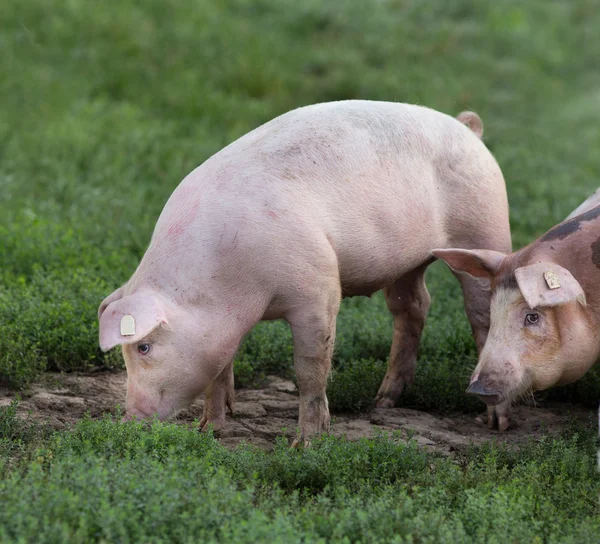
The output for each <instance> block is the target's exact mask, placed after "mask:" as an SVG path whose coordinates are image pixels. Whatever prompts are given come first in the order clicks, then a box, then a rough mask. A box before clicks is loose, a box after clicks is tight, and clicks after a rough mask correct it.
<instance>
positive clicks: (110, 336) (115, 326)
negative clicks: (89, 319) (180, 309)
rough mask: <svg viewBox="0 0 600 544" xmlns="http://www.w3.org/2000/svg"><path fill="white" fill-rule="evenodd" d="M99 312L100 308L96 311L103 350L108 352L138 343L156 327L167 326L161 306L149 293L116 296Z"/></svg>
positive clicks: (162, 306) (163, 309) (163, 308)
mask: <svg viewBox="0 0 600 544" xmlns="http://www.w3.org/2000/svg"><path fill="white" fill-rule="evenodd" d="M114 294H115V293H113V295H114ZM113 295H111V296H110V297H108V298H109V299H110V298H111V297H112V296H113ZM107 300H108V299H107ZM103 304H104V303H103ZM101 310H102V306H100V310H99V311H98V314H99V315H100V348H101V349H102V351H108V350H109V349H112V348H114V347H115V346H118V345H120V344H133V343H135V342H138V341H140V340H141V339H142V338H144V337H145V336H147V335H148V334H150V333H151V332H152V331H153V330H154V329H155V328H156V327H158V326H159V325H161V324H166V323H167V316H166V312H165V307H164V304H163V303H162V302H161V301H160V300H159V299H158V298H157V297H156V296H154V295H152V294H148V293H139V294H138V293H136V294H133V295H129V296H126V297H123V298H119V297H115V299H113V301H112V302H109V303H108V304H107V305H106V307H105V308H104V310H103V311H101Z"/></svg>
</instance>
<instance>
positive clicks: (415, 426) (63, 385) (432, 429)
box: [0, 371, 594, 454]
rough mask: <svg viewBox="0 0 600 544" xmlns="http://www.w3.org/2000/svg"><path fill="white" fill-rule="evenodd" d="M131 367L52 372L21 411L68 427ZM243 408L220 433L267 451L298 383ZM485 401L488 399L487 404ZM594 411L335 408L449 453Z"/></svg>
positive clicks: (344, 428) (373, 429)
mask: <svg viewBox="0 0 600 544" xmlns="http://www.w3.org/2000/svg"><path fill="white" fill-rule="evenodd" d="M126 377H127V376H126V373H125V372H124V371H123V372H94V373H87V374H86V373H73V374H64V375H61V374H55V373H48V374H46V375H44V377H43V379H42V380H40V381H39V382H38V383H36V384H34V385H33V386H32V388H31V389H30V391H29V392H28V393H27V394H24V395H21V397H22V399H21V402H20V404H19V415H20V416H21V417H24V418H33V419H35V420H37V421H40V422H45V423H48V424H49V425H51V426H52V427H54V428H57V429H62V428H64V427H65V426H68V425H69V424H72V423H74V422H76V421H77V420H79V419H81V418H82V417H83V416H84V414H85V413H86V412H89V413H90V415H91V416H92V417H94V418H98V417H101V416H102V415H103V414H105V413H107V412H109V413H114V412H115V411H116V407H117V405H120V406H123V405H124V401H125V389H126V385H125V384H126ZM14 396H15V393H14V392H11V391H9V390H8V389H2V388H0V406H6V405H8V404H9V403H10V402H11V400H12V398H13V397H14ZM236 399H237V410H236V414H235V416H234V417H230V418H229V419H228V425H227V427H226V428H225V429H223V430H222V431H220V433H219V435H218V437H219V440H221V442H222V443H223V444H224V445H226V446H234V445H236V444H239V443H241V442H247V443H250V444H254V445H256V446H259V447H261V448H264V449H269V448H271V447H272V445H273V443H274V441H275V438H276V437H277V436H281V435H282V434H285V435H288V436H290V437H291V436H292V435H293V434H294V433H295V429H296V425H297V418H298V393H297V390H296V387H295V385H294V384H293V383H292V382H290V381H287V380H282V379H281V378H277V377H275V376H271V377H269V378H268V384H267V386H266V387H265V388H263V389H240V390H238V391H237V395H236ZM202 405H203V400H202V398H200V399H199V400H197V401H196V402H195V403H194V404H193V405H192V406H191V407H190V409H189V410H186V411H185V412H182V413H180V414H179V416H178V418H177V422H179V423H181V424H188V425H189V424H190V423H192V422H193V420H194V419H197V418H198V419H199V418H200V416H201V414H202ZM482 406H483V405H482ZM593 415H594V414H592V411H591V410H590V409H585V408H582V407H581V406H576V405H568V404H564V403H561V404H554V405H551V404H545V405H542V406H536V407H532V406H518V407H516V408H515V410H514V414H513V422H514V423H513V426H512V428H510V429H509V430H508V431H507V432H505V433H499V432H498V431H495V430H488V429H487V428H486V427H485V426H483V425H481V424H480V423H477V422H476V421H475V418H474V416H473V414H460V413H457V414H450V415H448V414H445V415H440V414H435V413H430V412H423V411H419V410H412V409H407V408H390V409H376V410H373V411H371V412H370V413H365V414H360V415H356V416H349V415H344V414H333V416H332V426H331V432H332V434H334V435H338V436H341V435H345V436H347V437H348V438H349V439H350V440H356V439H358V438H361V437H371V436H374V435H375V434H376V433H378V432H380V431H398V430H399V431H401V433H402V434H403V435H408V434H411V435H412V438H413V439H415V440H417V442H418V443H419V444H421V445H422V446H425V447H427V448H430V449H433V450H435V451H437V452H440V453H443V454H452V452H455V451H458V450H460V449H462V448H464V447H465V446H468V445H469V444H471V443H472V444H481V443H482V442H485V441H487V440H495V439H497V440H500V441H503V442H509V443H519V442H522V441H524V440H527V439H529V438H535V437H539V436H541V435H542V434H544V433H552V434H555V433H559V432H560V431H561V430H562V429H564V427H565V426H566V425H567V423H568V421H569V420H572V419H573V418H576V419H579V420H582V421H584V422H588V421H590V417H593Z"/></svg>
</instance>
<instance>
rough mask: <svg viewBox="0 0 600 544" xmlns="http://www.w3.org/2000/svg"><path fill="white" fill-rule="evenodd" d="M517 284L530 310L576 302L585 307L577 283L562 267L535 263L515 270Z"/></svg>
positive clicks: (580, 289)
mask: <svg viewBox="0 0 600 544" xmlns="http://www.w3.org/2000/svg"><path fill="white" fill-rule="evenodd" d="M515 277H516V278H517V284H518V285H519V289H520V290H521V293H522V294H523V298H524V299H525V301H526V302H527V304H528V305H529V307H530V308H532V309H533V308H538V307H544V306H558V305H559V304H564V303H565V302H569V301H571V300H577V302H579V303H580V304H582V305H583V306H585V304H586V301H585V293H584V292H583V289H582V288H581V285H580V284H579V282H578V281H577V280H576V279H575V278H574V277H573V276H572V275H571V273H570V272H569V271H568V270H567V269H566V268H563V267H562V266H558V265H557V264H554V263H536V264H532V265H529V266H522V267H521V268H517V269H516V270H515Z"/></svg>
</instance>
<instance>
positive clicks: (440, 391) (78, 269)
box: [0, 0, 600, 542]
mask: <svg viewBox="0 0 600 544" xmlns="http://www.w3.org/2000/svg"><path fill="white" fill-rule="evenodd" d="M0 20H1V21H2V28H1V29H0V52H1V53H2V54H0V73H1V74H2V77H0V142H2V143H1V144H0V189H1V195H2V199H1V201H0V211H1V212H2V213H0V240H1V243H0V329H1V330H2V334H1V335H0V377H1V379H2V380H3V381H5V382H7V383H8V384H9V385H10V386H12V387H27V385H28V384H30V383H31V381H32V380H34V379H35V378H36V377H37V376H38V375H39V374H40V372H41V371H43V370H44V369H50V370H66V371H68V370H80V369H86V368H90V367H106V368H113V367H118V366H120V365H122V361H121V359H120V355H119V354H118V353H117V350H115V351H113V352H111V353H108V354H103V353H102V352H101V351H100V350H99V348H98V345H97V322H96V309H97V307H98V305H99V303H100V301H101V300H102V299H103V298H104V297H105V296H106V295H108V294H109V293H110V292H111V291H112V290H113V289H115V288H116V287H118V286H119V285H120V284H122V283H123V282H124V281H126V280H127V278H128V277H129V276H130V275H131V273H132V272H133V271H134V269H135V266H136V264H137V262H138V261H139V259H140V258H141V256H142V254H143V252H144V250H145V248H146V246H147V244H148V242H149V240H150V236H151V233H152V229H153V227H154V224H155V222H156V219H157V217H158V215H159V213H160V211H161V209H162V206H163V205H164V203H165V202H166V200H167V198H168V197H169V195H170V194H171V192H172V191H173V190H174V188H175V187H176V186H177V184H178V183H179V181H180V180H181V179H182V178H183V177H184V176H185V175H186V174H187V173H188V172H189V171H191V170H192V169H193V168H195V167H196V166H197V165H198V164H200V163H201V162H203V161H204V160H205V159H207V158H208V157H209V156H211V155H212V154H213V153H215V152H217V151H218V150H219V149H220V148H222V147H223V146H224V145H226V144H227V143H229V142H231V141H233V140H234V139H235V138H237V137H239V136H241V135H242V134H244V133H246V132H248V131H249V130H251V129H252V128H254V127H256V126H258V125H260V124H261V123H263V122H265V121H267V120H269V119H271V118H273V117H275V116H277V115H278V114H281V113H283V112H285V111H288V110H290V109H292V108H295V107H297V106H301V105H305V104H310V103H315V102H321V101H328V100H338V99H349V98H367V99H373V100H396V101H404V102H411V103H420V104H425V105H427V106H430V107H433V108H435V109H438V110H441V111H444V112H447V113H451V114H457V113H458V112H460V111H461V110H464V109H472V110H475V111H477V112H478V113H479V114H480V116H481V117H482V119H483V121H484V125H485V141H486V144H487V145H488V146H489V147H490V149H491V150H492V152H493V153H494V154H495V156H496V157H497V159H498V162H499V164H500V166H501V167H502V169H503V172H504V175H505V178H506V181H507V186H508V193H509V200H510V206H511V225H512V229H513V241H514V246H515V247H521V246H523V245H524V244H526V243H528V242H529V241H531V240H533V239H534V238H535V237H537V236H539V235H540V234H541V233H543V232H544V231H545V230H547V229H548V228H549V227H551V226H552V225H554V224H556V223H557V222H559V221H560V220H561V219H562V218H564V217H565V216H566V215H567V214H568V213H569V212H570V211H571V210H572V209H574V208H575V207H576V206H577V205H578V204H579V203H580V202H581V201H583V200H584V199H585V198H586V197H587V196H588V195H589V194H591V192H592V191H594V190H595V189H596V188H597V186H598V180H600V175H599V174H600V160H598V153H597V150H598V149H599V148H600V122H599V121H600V113H599V109H598V93H599V89H600V73H599V72H598V70H597V68H598V64H597V61H598V59H597V52H598V51H600V34H599V33H598V32H597V29H598V28H599V25H600V10H598V3H597V2H596V1H595V0H580V1H578V2H568V1H557V0H550V1H543V0H530V1H528V2H521V1H517V0H505V1H503V2H477V1H476V0H426V1H417V0H402V1H400V0H387V1H380V2H375V1H368V2H364V1H359V0H347V1H346V2H320V1H318V0H306V1H304V2H297V1H293V0H276V1H273V0H219V1H209V0H197V1H196V2H176V1H173V0H146V1H145V2H143V3H140V2H135V1H133V0H122V1H121V2H118V3H114V2H94V3H93V2H89V1H86V0H70V1H69V2H64V1H58V0H43V1H42V0H30V1H28V2H18V1H17V0H4V1H3V2H1V3H0ZM427 281H428V286H429V289H430V292H431V294H432V298H433V304H432V309H431V311H430V316H429V321H428V325H427V327H426V330H425V333H424V338H423V342H422V347H421V351H420V355H419V362H418V369H417V376H416V381H415V384H414V386H413V387H412V389H411V390H410V391H409V392H408V393H407V394H406V395H404V396H403V398H402V402H403V404H404V405H408V406H416V407H420V408H424V409H435V410H472V409H474V408H477V409H478V408H479V403H478V402H477V401H474V400H471V399H469V398H468V397H466V396H465V395H464V393H463V392H464V388H465V384H466V380H467V376H468V375H469V373H470V371H471V369H472V368H473V366H474V364H475V358H476V356H475V348H474V344H473V341H472V338H471V335H470V329H469V327H468V324H467V321H466V318H465V316H464V312H463V309H462V299H461V294H460V289H459V286H458V283H457V282H456V281H455V279H454V278H453V277H452V276H451V275H450V274H449V273H448V271H447V270H446V269H445V267H444V266H443V265H440V264H435V265H433V266H432V267H431V270H430V272H429V273H428V278H427ZM391 336H392V323H391V317H390V316H389V315H388V313H387V310H386V308H385V304H384V301H383V298H382V297H381V296H380V295H376V296H374V297H373V298H372V299H365V298H356V299H350V300H346V301H344V303H343V305H342V309H341V312H340V316H339V319H338V334H337V343H336V354H335V372H334V374H333V377H332V380H331V382H330V391H329V395H330V398H331V405H332V407H333V408H334V409H337V410H362V409H364V408H366V407H368V406H369V403H370V402H371V401H372V399H373V394H374V392H375V390H376V388H377V385H378V383H379V381H380V379H381V377H382V376H383V373H384V370H385V364H386V363H385V359H386V357H387V354H388V352H389V347H390V343H391ZM291 355H292V345H291V336H290V333H289V330H288V327H287V325H286V324H285V323H281V322H273V323H265V324H261V325H259V326H258V327H256V329H255V330H254V331H253V332H252V333H251V334H250V335H249V337H248V338H247V339H246V341H245V342H244V344H243V346H242V347H241V349H240V352H239V355H238V359H237V362H236V379H237V380H238V383H239V384H252V383H255V382H256V381H257V380H260V379H261V377H262V376H264V375H265V374H267V373H279V374H282V375H290V376H291V375H292V374H293V373H292V365H291ZM550 395H551V396H553V397H554V398H559V399H560V398H562V399H571V400H573V399H577V400H579V401H588V402H595V401H596V399H597V398H598V397H599V396H600V377H599V375H598V373H594V372H592V373H590V374H589V375H588V376H587V377H586V378H585V379H583V380H581V381H580V382H578V383H577V384H575V385H573V386H570V387H567V388H561V389H556V390H554V391H553V392H551V393H550ZM14 412H15V407H14V406H12V407H5V408H1V409H0V458H1V459H2V460H1V461H0V463H1V464H0V475H1V478H0V504H2V508H1V509H0V541H7V542H10V541H21V542H22V541H32V540H34V541H37V542H44V541H46V542H65V541H68V542H87V541H104V542H113V541H120V542H128V541H144V542H160V541H162V542H165V541H178V542H179V541H181V542H184V541H186V542H187V541H195V542H197V541H206V542H211V541H225V542H262V541H265V540H269V541H272V542H295V541H298V542H300V541H304V542H316V541H319V539H320V541H323V542H325V541H335V542H378V541H379V542H403V541H420V542H440V541H454V542H471V541H477V542H506V541H513V542H521V541H532V542H586V541H596V540H597V535H598V531H599V529H600V527H599V523H600V522H599V521H598V520H599V519H600V518H599V517H598V493H599V492H600V482H599V479H598V475H597V472H596V470H595V454H594V452H595V445H594V434H593V433H594V432H595V431H594V428H591V429H587V430H582V429H578V430H574V431H573V432H572V433H570V434H569V435H568V436H565V437H563V438H561V439H558V440H551V439H546V440H543V441H541V442H539V443H531V444H530V445H529V446H527V447H525V448H523V449H521V450H519V451H512V450H508V449H506V448H502V447H500V446H497V445H493V444H492V445H489V446H486V447H484V448H482V449H478V450H476V449H474V450H471V451H468V452H463V453H461V454H460V455H459V458H458V461H459V462H458V463H457V462H456V460H449V459H441V458H436V457H434V456H432V455H430V454H427V453H425V452H423V451H421V450H419V449H418V448H417V447H416V446H415V444H413V443H409V444H408V445H406V444H404V443H402V442H401V441H400V440H399V439H398V438H397V437H396V438H394V437H392V438H391V439H389V438H386V437H381V438H379V439H376V440H363V441H360V442H358V443H348V442H345V441H344V440H338V439H333V438H324V439H322V440H319V441H317V442H316V443H315V444H314V447H313V448H312V449H310V450H308V451H290V450H288V449H287V447H286V445H285V444H283V443H281V444H278V445H277V447H276V449H275V451H274V452H273V453H270V454H266V453H263V452H260V451H257V450H253V449H251V448H238V449H236V450H234V451H227V450H225V449H224V448H222V447H221V446H220V445H219V444H218V443H217V442H216V441H215V440H214V438H212V437H211V436H203V435H198V434H197V433H195V432H193V431H190V430H188V429H186V428H183V427H177V426H174V425H167V424H158V423H156V424H154V425H152V426H151V427H149V428H147V427H145V426H142V425H138V424H127V425H122V424H120V423H117V422H115V421H112V420H110V419H107V420H104V421H91V420H87V421H84V422H82V423H81V424H79V425H78V426H77V427H76V428H75V429H73V430H69V431H64V432H61V433H49V432H47V431H43V430H41V429H36V428H30V427H23V426H22V424H19V423H18V422H17V421H16V420H15V417H14Z"/></svg>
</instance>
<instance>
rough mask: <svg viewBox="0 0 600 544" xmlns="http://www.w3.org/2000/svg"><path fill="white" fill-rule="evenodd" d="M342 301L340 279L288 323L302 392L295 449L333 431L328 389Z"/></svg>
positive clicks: (330, 284) (334, 280)
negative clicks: (337, 318) (320, 434)
mask: <svg viewBox="0 0 600 544" xmlns="http://www.w3.org/2000/svg"><path fill="white" fill-rule="evenodd" d="M340 302H341V290H340V285H339V279H338V278H335V279H333V280H332V281H330V282H327V283H326V284H325V285H323V287H322V289H317V290H316V296H314V297H309V298H308V299H306V300H304V301H303V303H302V306H301V307H300V308H297V309H295V310H294V311H293V312H292V313H291V314H290V315H288V316H287V317H286V320H287V321H288V323H289V324H290V326H291V328H292V337H293V340H294V367H295V370H296V379H297V380H298V389H299V393H300V416H299V420H298V423H299V426H300V436H299V438H297V439H296V440H295V441H294V444H293V445H294V446H297V445H308V443H309V440H310V438H311V437H312V436H314V435H316V434H319V433H322V432H328V431H329V419H330V418H329V406H328V402H327V395H326V392H325V390H326V388H327V378H328V377H329V371H330V369H331V357H332V355H333V345H334V342H335V325H336V317H337V314H338V310H339V307H340Z"/></svg>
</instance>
